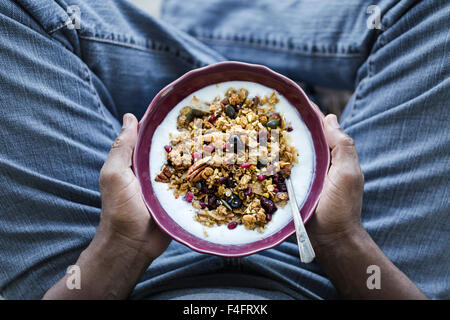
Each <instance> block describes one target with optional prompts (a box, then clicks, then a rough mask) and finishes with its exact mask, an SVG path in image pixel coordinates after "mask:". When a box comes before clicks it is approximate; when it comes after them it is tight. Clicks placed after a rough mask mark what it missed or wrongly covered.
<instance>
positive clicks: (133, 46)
mask: <svg viewBox="0 0 450 320" xmlns="http://www.w3.org/2000/svg"><path fill="white" fill-rule="evenodd" d="M111 35H114V36H117V34H111ZM79 38H80V39H84V40H89V41H97V42H102V43H108V44H112V45H118V46H123V47H127V48H130V49H135V50H140V51H145V52H156V53H161V54H164V53H168V54H171V55H172V56H174V57H176V58H178V59H179V60H180V61H182V62H183V63H185V64H187V65H189V67H201V66H203V65H204V64H203V63H202V62H200V61H199V60H196V59H193V58H191V57H186V56H185V55H184V52H183V51H180V50H176V49H173V47H171V46H168V45H167V44H162V43H161V47H162V49H157V48H149V47H148V46H143V45H139V44H135V43H130V42H126V41H123V40H122V41H119V40H115V39H105V38H101V37H98V36H86V35H79ZM152 43H154V44H155V47H156V46H158V44H157V43H155V42H152Z"/></svg>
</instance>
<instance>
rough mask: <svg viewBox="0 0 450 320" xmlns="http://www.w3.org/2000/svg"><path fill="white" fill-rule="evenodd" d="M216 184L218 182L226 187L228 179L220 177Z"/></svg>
mask: <svg viewBox="0 0 450 320" xmlns="http://www.w3.org/2000/svg"><path fill="white" fill-rule="evenodd" d="M218 182H219V183H220V184H225V185H228V183H229V179H228V178H226V177H220V178H219V179H218Z"/></svg>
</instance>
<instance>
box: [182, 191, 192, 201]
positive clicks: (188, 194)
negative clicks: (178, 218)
mask: <svg viewBox="0 0 450 320" xmlns="http://www.w3.org/2000/svg"><path fill="white" fill-rule="evenodd" d="M184 200H186V201H187V202H192V200H194V194H193V193H192V192H188V193H187V194H186V196H185V197H184Z"/></svg>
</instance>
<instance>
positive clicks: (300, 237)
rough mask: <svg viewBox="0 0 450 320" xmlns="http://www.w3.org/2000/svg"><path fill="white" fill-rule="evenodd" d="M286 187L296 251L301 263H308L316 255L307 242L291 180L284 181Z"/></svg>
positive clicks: (309, 242)
mask: <svg viewBox="0 0 450 320" xmlns="http://www.w3.org/2000/svg"><path fill="white" fill-rule="evenodd" d="M286 186H287V189H288V194H289V202H290V204H291V209H292V215H293V217H294V225H295V234H296V236H297V243H298V251H299V253H300V260H301V261H302V262H303V263H310V262H312V261H313V260H314V258H315V256H316V253H315V252H314V249H313V247H312V245H311V241H310V240H309V237H308V233H306V229H305V225H304V224H303V219H302V217H301V215H300V210H299V209H298V205H297V200H296V199H295V193H294V188H293V185H292V181H291V179H286Z"/></svg>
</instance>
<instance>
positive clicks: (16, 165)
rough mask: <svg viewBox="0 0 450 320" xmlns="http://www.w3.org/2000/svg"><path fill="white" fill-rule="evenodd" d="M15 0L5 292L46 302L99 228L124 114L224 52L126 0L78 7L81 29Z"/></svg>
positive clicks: (2, 166) (3, 17) (4, 182)
mask: <svg viewBox="0 0 450 320" xmlns="http://www.w3.org/2000/svg"><path fill="white" fill-rule="evenodd" d="M18 2H20V5H17V4H16V3H14V2H7V3H2V4H1V5H0V30H1V31H0V55H1V59H0V88H1V95H0V123H1V124H2V125H1V127H0V138H1V141H2V150H1V151H0V172H1V175H0V203H1V205H0V208H1V211H0V220H1V223H0V239H1V240H0V251H1V252H2V254H1V256H0V292H1V293H2V294H3V295H4V296H5V297H6V298H40V297H42V295H43V293H44V292H45V291H46V290H47V289H48V288H49V287H50V286H51V285H53V284H54V283H55V282H56V280H58V279H59V278H60V277H62V275H63V274H64V272H65V270H66V269H67V267H68V266H69V265H70V264H73V263H75V262H76V260H77V258H78V256H79V254H80V252H81V251H82V250H83V249H84V248H85V247H86V246H87V245H88V244H89V242H90V240H91V239H92V236H93V234H94V233H95V230H96V226H97V224H98V219H99V214H100V211H101V208H100V193H99V191H98V175H99V171H100V168H101V166H102V164H103V162H104V160H105V158H106V156H107V153H108V151H109V149H110V147H111V144H112V141H113V139H114V138H115V137H116V136H117V134H118V132H119V131H120V118H121V115H122V114H123V113H125V112H133V113H136V114H137V115H138V116H139V114H142V113H143V112H144V111H145V109H146V107H147V105H148V103H149V101H150V100H151V98H152V97H153V95H154V94H155V93H157V92H158V91H159V90H160V89H161V88H162V87H163V86H164V85H166V84H167V83H168V82H170V81H172V80H174V79H176V78H177V77H178V76H180V75H181V74H182V73H184V72H185V71H187V70H189V69H192V68H193V67H195V66H200V65H204V64H206V63H209V62H215V61H218V59H219V58H220V57H219V55H214V54H211V52H212V51H211V50H209V49H205V50H203V49H202V48H203V46H202V45H200V44H199V45H194V44H192V42H193V41H194V40H193V39H188V38H185V37H184V36H183V35H179V34H178V33H177V32H175V31H173V32H172V31H170V30H169V29H170V28H166V27H164V26H162V25H160V24H159V23H157V22H156V21H154V20H153V19H151V18H150V17H149V16H145V15H144V14H143V13H142V12H140V11H138V10H135V8H134V7H131V6H130V5H129V4H127V2H122V1H108V2H106V1H102V2H101V3H100V2H90V1H76V2H73V5H76V6H78V9H79V10H80V12H81V21H80V22H81V23H80V29H77V28H76V25H73V26H74V27H75V28H69V27H68V24H67V21H68V19H70V16H69V12H71V11H70V10H68V8H66V7H62V6H61V5H60V3H59V2H56V1H46V0H45V1H43V0H40V1H35V0H33V1H28V0H20V1H18ZM72 22H73V23H76V22H77V21H75V20H73V21H72ZM194 42H195V41H194ZM189 44H192V45H191V46H189ZM189 47H193V48H194V49H191V48H189ZM169 256H170V254H169ZM194 258H195V257H194ZM174 259H175V257H174V258H173V259H172V260H171V259H165V261H166V262H167V263H171V261H172V264H176V263H175V261H174ZM173 267H174V268H175V267H176V266H173ZM156 270H161V271H163V269H156ZM157 273H158V272H156V273H155V272H153V273H152V275H154V274H157Z"/></svg>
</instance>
